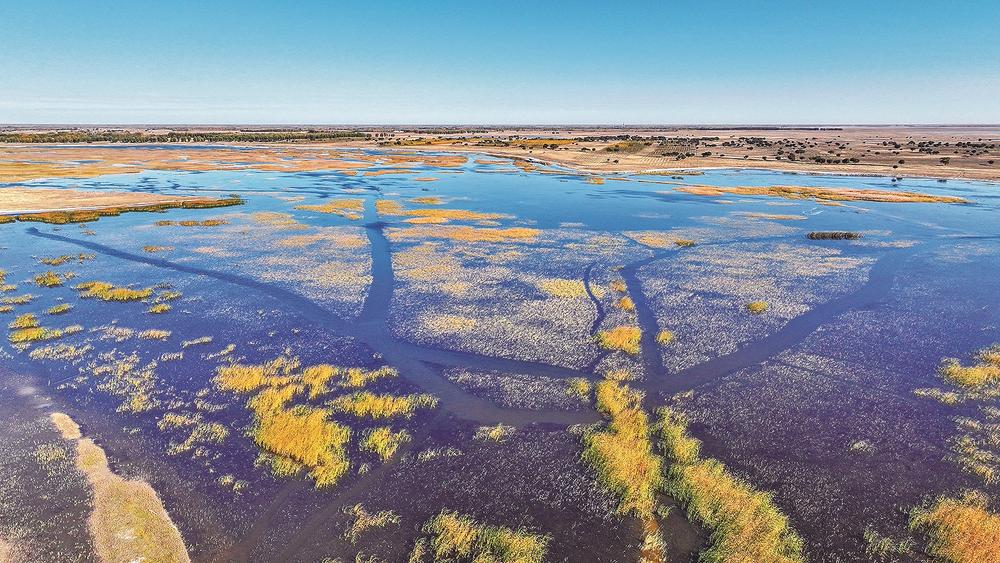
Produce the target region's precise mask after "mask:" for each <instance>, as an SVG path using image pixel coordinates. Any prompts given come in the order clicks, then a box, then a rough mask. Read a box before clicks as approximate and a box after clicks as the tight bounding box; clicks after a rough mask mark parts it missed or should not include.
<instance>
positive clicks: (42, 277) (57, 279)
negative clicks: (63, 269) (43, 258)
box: [35, 272, 63, 287]
mask: <svg viewBox="0 0 1000 563" xmlns="http://www.w3.org/2000/svg"><path fill="white" fill-rule="evenodd" d="M62 284H63V277H62V276H60V275H59V274H57V273H56V272H45V273H42V274H38V275H37V276H35V285H37V286H38V287H58V286H60V285H62Z"/></svg>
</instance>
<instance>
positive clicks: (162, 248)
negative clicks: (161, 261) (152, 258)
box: [142, 244, 174, 254]
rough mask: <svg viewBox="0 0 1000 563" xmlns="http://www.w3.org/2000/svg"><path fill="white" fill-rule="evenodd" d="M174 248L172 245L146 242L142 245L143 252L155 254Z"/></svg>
mask: <svg viewBox="0 0 1000 563" xmlns="http://www.w3.org/2000/svg"><path fill="white" fill-rule="evenodd" d="M173 249H174V247H172V246H157V245H154V244H147V245H146V246H144V247H142V251H143V252H148V253H150V254H156V253H159V252H171V251H172V250H173Z"/></svg>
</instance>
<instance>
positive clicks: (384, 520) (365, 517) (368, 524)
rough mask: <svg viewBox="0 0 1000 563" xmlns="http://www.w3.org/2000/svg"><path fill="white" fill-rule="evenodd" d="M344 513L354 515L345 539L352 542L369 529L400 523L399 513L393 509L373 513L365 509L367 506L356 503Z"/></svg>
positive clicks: (345, 533)
mask: <svg viewBox="0 0 1000 563" xmlns="http://www.w3.org/2000/svg"><path fill="white" fill-rule="evenodd" d="M344 513H345V514H348V515H350V516H353V517H354V522H352V523H351V527H350V528H348V529H347V531H346V532H344V539H346V540H348V541H349V542H351V543H356V542H357V541H358V537H360V536H361V534H363V533H365V532H366V531H368V530H372V529H376V528H385V527H386V526H389V525H398V524H399V515H398V514H396V513H395V512H393V511H391V510H380V511H379V512H375V513H371V512H368V511H367V510H365V507H363V506H361V504H355V505H354V506H352V507H350V508H347V509H345V510H344Z"/></svg>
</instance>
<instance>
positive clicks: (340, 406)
mask: <svg viewBox="0 0 1000 563" xmlns="http://www.w3.org/2000/svg"><path fill="white" fill-rule="evenodd" d="M327 405H328V406H329V407H330V408H331V409H333V410H334V411H335V412H343V413H347V414H351V415H354V416H357V417H368V418H374V419H380V418H391V417H394V416H402V417H405V418H409V417H411V416H413V414H414V413H415V412H416V410H417V409H418V408H434V407H436V406H437V397H435V396H433V395H428V394H414V395H402V396H400V395H388V394H382V395H377V394H375V393H372V392H370V391H361V392H358V393H353V394H351V395H344V396H341V397H337V398H335V399H333V400H332V401H329V402H328V403H327Z"/></svg>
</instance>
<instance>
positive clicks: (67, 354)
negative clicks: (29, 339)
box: [28, 344, 92, 362]
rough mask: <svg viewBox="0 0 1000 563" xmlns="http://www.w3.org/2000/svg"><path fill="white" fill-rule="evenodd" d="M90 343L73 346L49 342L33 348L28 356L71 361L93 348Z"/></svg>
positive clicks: (39, 358)
mask: <svg viewBox="0 0 1000 563" xmlns="http://www.w3.org/2000/svg"><path fill="white" fill-rule="evenodd" d="M91 348H92V347H91V346H90V344H84V345H83V346H73V345H71V344H49V345H47V346H41V347H38V348H35V349H34V350H32V351H31V352H30V353H29V354H28V356H29V357H30V358H31V359H32V360H60V361H64V362H70V361H73V360H76V359H79V358H82V357H83V355H84V354H86V353H87V352H89V351H90V350H91Z"/></svg>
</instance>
